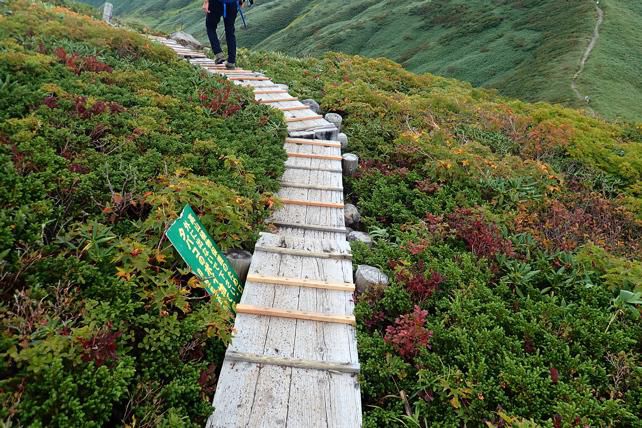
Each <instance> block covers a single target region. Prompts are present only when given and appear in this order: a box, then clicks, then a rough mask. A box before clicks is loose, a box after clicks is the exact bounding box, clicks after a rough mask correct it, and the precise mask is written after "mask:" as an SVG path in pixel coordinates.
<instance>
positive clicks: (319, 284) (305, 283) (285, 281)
mask: <svg viewBox="0 0 642 428" xmlns="http://www.w3.org/2000/svg"><path fill="white" fill-rule="evenodd" d="M290 255H294V254H290ZM297 257H298V256H297ZM247 282H256V283H260V284H273V285H287V286H291V287H305V288H318V289H320V290H335V291H347V292H353V291H354V284H353V283H352V282H328V281H314V280H310V279H301V278H285V277H276V276H264V275H248V276H247Z"/></svg>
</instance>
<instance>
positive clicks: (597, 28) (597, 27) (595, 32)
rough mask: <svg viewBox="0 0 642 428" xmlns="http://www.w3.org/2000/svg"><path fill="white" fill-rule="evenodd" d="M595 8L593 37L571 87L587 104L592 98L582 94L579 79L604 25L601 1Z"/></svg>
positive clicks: (593, 112) (591, 110)
mask: <svg viewBox="0 0 642 428" xmlns="http://www.w3.org/2000/svg"><path fill="white" fill-rule="evenodd" d="M595 10H596V11H597V22H596V23H595V28H594V29H593V37H592V38H591V42H590V43H589V45H588V47H587V48H586V51H584V55H583V56H582V59H581V60H580V67H579V68H578V70H577V72H576V73H575V75H573V80H572V81H571V89H573V92H575V95H576V96H577V99H578V100H580V101H585V102H586V103H587V104H588V103H589V102H590V99H589V98H588V96H587V95H582V94H581V93H580V91H579V90H578V89H577V84H576V82H577V79H578V77H580V74H582V72H583V71H584V66H585V65H586V61H588V59H589V56H590V55H591V52H592V51H593V48H595V45H596V44H597V41H598V39H599V38H600V27H601V26H602V23H603V22H604V11H603V10H602V8H601V7H600V4H599V2H596V3H595ZM586 108H587V109H588V110H589V111H590V112H591V113H592V114H595V111H593V109H592V108H590V107H588V105H587V106H586Z"/></svg>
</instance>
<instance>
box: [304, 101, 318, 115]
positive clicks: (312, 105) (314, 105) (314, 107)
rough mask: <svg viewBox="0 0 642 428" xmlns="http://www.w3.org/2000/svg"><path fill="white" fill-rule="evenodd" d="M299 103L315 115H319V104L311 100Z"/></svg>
mask: <svg viewBox="0 0 642 428" xmlns="http://www.w3.org/2000/svg"><path fill="white" fill-rule="evenodd" d="M301 103H303V104H305V105H306V106H308V107H310V110H312V111H313V112H315V113H316V114H321V106H319V103H318V102H316V101H314V100H313V99H307V100H303V101H301Z"/></svg>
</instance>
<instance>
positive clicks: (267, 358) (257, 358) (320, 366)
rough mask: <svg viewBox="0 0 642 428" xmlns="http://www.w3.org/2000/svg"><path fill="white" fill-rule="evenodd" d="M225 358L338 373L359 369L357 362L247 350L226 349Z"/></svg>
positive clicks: (357, 371)
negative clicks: (305, 357)
mask: <svg viewBox="0 0 642 428" xmlns="http://www.w3.org/2000/svg"><path fill="white" fill-rule="evenodd" d="M225 360H228V361H239V362H243V363H253V364H261V365H263V364H265V365H272V366H281V367H293V368H296V369H306V370H326V371H331V372H339V373H351V374H356V373H359V371H360V366H359V364H353V363H349V362H346V363H341V362H335V361H319V360H303V359H300V358H288V357H278V356H274V355H259V354H251V353H248V352H237V351H232V350H229V349H228V350H227V352H225Z"/></svg>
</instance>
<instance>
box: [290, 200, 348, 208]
mask: <svg viewBox="0 0 642 428" xmlns="http://www.w3.org/2000/svg"><path fill="white" fill-rule="evenodd" d="M281 202H283V203H284V204H285V205H301V206H306V207H320V208H338V209H343V204H341V203H335V202H321V201H304V200H299V199H281Z"/></svg>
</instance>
